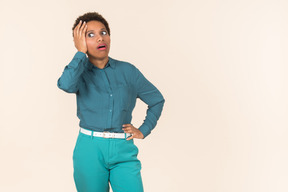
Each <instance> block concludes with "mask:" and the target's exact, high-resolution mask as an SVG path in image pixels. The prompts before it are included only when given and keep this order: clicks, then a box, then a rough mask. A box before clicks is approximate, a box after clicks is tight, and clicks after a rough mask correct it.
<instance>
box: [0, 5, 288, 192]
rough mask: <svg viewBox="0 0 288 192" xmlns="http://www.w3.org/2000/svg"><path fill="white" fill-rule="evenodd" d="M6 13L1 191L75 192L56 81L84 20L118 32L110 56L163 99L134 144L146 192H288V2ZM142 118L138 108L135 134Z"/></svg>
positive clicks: (0, 10) (73, 128)
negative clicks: (95, 17)
mask: <svg viewBox="0 0 288 192" xmlns="http://www.w3.org/2000/svg"><path fill="white" fill-rule="evenodd" d="M0 5H1V6H0V16H1V17H0V20H1V27H0V29H1V30H0V31H1V32H0V34H1V35H0V39H1V48H0V49H1V52H0V53H1V70H0V79H1V82H0V83H1V84H0V88H1V95H0V102H1V112H0V114H1V121H0V127H1V129H0V151H1V156H0V170H1V171H0V191H5V192H8V191H9V192H10V191H33V192H34V191H35V192H36V191H41V192H46V191H47V192H48V191H49V192H50V191H76V189H75V186H74V180H73V165H72V152H73V148H74V145H75V141H76V137H77V134H78V131H79V128H78V123H79V120H78V118H77V116H76V95H75V94H68V93H65V92H64V91H62V90H60V89H58V87H57V80H58V78H59V77H60V75H61V74H62V71H63V70H64V67H65V66H66V65H67V64H68V63H69V62H70V61H71V59H72V58H73V56H74V54H75V53H76V49H75V47H74V42H73V38H72V26H73V24H74V21H75V19H76V18H77V17H78V16H80V15H82V14H84V13H85V12H88V11H97V12H99V13H101V14H102V15H103V16H104V17H105V18H106V19H107V20H108V22H109V24H110V28H111V50H110V54H109V55H110V56H111V57H113V58H115V59H119V60H125V61H129V62H131V63H133V64H134V65H135V66H137V67H138V68H139V69H140V70H141V71H142V72H143V74H144V75H145V76H146V77H147V79H148V80H150V81H151V82H152V83H153V84H154V85H155V86H156V87H157V88H158V89H159V90H160V91H161V92H162V94H163V95H164V97H165V99H166V102H165V105H164V110H163V112H162V116H161V117H160V120H159V121H158V124H157V126H156V128H155V129H154V130H153V131H152V133H151V134H150V135H149V136H148V137H147V138H146V139H145V140H137V139H135V143H136V145H137V146H138V148H139V155H138V157H139V159H140V160H141V162H142V177H143V183H144V188H145V191H146V192H159V191H165V192H179V191H187V192H287V191H288V185H287V181H288V163H287V162H288V140H287V138H288V131H287V128H288V120H287V115H288V102H287V98H288V86H287V83H288V75H287V72H288V66H287V63H288V54H287V51H288V36H287V34H288V27H287V23H288V12H287V10H288V2H287V1H286V0H242V1H240V0H203V1H196V0H173V1H171V0H170V1H169V0H166V1H164V0H158V1H157V0H156V1H154V0H146V1H133V0H122V1H116V0H115V1H97V0H83V1H75V0H73V1H72V0H69V1H68V0H66V1H63V0H62V1H56V0H50V1H36V0H28V1H20V0H17V1H7V0H6V1H5V0H2V1H1V4H0ZM146 109H147V106H146V105H145V104H144V103H143V102H141V101H140V100H138V101H137V105H136V107H135V109H134V112H133V124H134V125H137V126H140V125H141V124H142V122H143V120H144V117H145V114H146Z"/></svg>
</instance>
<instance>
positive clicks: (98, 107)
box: [57, 51, 165, 138]
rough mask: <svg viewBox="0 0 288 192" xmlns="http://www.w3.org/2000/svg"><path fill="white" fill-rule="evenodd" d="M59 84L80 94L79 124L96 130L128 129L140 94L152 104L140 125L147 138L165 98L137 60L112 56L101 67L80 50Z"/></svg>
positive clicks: (147, 102) (67, 67) (66, 67)
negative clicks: (131, 60)
mask: <svg viewBox="0 0 288 192" xmlns="http://www.w3.org/2000/svg"><path fill="white" fill-rule="evenodd" d="M57 86H58V87H59V88H60V89H62V90H64V91H65V92H67V93H75V94H76V99H77V116H78V118H79V119H80V123H79V126H80V127H83V128H86V129H90V130H93V131H100V132H102V131H109V132H116V133H124V131H123V130H122V125H123V124H128V123H130V124H131V120H132V111H133V109H134V107H135V104H136V99H137V98H139V99H141V100H142V101H143V102H144V103H146V104H147V105H148V109H147V111H146V117H145V120H144V122H143V124H142V125H141V126H140V127H139V130H140V131H141V132H142V133H143V135H144V138H145V137H146V136H147V135H149V134H150V133H151V131H152V130H153V129H154V127H155V126H156V124H157V121H158V119H159V117H160V115H161V112H162V109H163V105H164V102H165V99H164V98H163V96H162V94H161V93H160V91H159V90H158V89H157V88H156V87H155V86H154V85H153V84H152V83H151V82H149V81H148V80H147V79H146V78H145V77H144V75H143V74H142V73H141V72H140V71H139V69H138V68H136V67H135V66H134V65H133V64H131V63H128V62H125V61H119V60H116V59H113V58H111V57H109V61H108V63H107V64H106V66H105V67H104V68H103V69H100V68H97V67H96V66H94V65H93V64H92V63H91V62H90V61H89V59H88V58H87V57H86V54H85V53H83V52H80V51H78V52H77V53H76V54H75V55H74V57H73V59H72V61H71V62H70V63H69V64H68V65H66V66H65V68H64V71H63V73H62V75H61V77H60V78H59V79H58V81H57Z"/></svg>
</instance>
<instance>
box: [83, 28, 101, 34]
mask: <svg viewBox="0 0 288 192" xmlns="http://www.w3.org/2000/svg"><path fill="white" fill-rule="evenodd" d="M103 29H104V30H106V29H105V28H102V29H100V30H103ZM90 31H94V30H89V31H86V33H88V32H90Z"/></svg>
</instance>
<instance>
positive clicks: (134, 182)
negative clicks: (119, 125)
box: [73, 131, 144, 192]
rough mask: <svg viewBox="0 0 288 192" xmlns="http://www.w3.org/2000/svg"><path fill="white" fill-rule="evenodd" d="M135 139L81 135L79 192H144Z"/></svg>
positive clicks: (77, 154) (75, 153) (77, 166)
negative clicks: (110, 190)
mask: <svg viewBox="0 0 288 192" xmlns="http://www.w3.org/2000/svg"><path fill="white" fill-rule="evenodd" d="M138 151H139V150H138V147H137V146H136V145H135V144H134V139H131V140H126V139H115V138H114V139H113V138H102V137H93V136H89V135H86V134H83V133H81V132H80V131H79V135H78V137H77V141H76V145H75V148H74V151H73V167H74V173H73V176H74V181H75V185H76V188H77V191H78V192H108V191H109V188H110V187H109V182H110V184H111V187H112V190H113V192H143V191H144V189H143V183H142V179H141V162H140V161H139V160H138V158H137V155H138Z"/></svg>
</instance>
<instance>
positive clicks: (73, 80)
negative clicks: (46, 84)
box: [57, 51, 87, 93]
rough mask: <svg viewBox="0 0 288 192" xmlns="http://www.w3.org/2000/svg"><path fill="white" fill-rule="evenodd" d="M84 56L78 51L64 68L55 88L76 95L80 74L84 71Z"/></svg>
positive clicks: (85, 58)
mask: <svg viewBox="0 0 288 192" xmlns="http://www.w3.org/2000/svg"><path fill="white" fill-rule="evenodd" d="M86 60H87V57H86V54H85V53H83V52H81V51H78V52H77V53H76V54H75V55H74V57H73V59H72V61H71V62H70V63H69V64H68V65H66V66H65V68H64V71H63V72H62V75H61V77H60V78H59V79H58V81H57V86H58V87H59V88H60V89H62V90H63V91H65V92H67V93H76V92H77V91H78V90H79V82H80V78H81V74H82V73H83V71H84V69H85V63H86Z"/></svg>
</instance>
